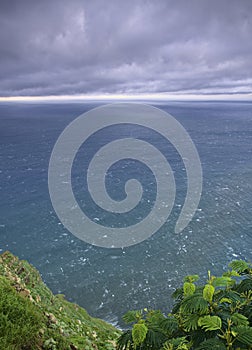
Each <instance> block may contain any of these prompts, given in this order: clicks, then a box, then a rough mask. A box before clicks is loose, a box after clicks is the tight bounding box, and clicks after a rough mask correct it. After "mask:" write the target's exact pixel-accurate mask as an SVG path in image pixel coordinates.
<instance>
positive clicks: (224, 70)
mask: <svg viewBox="0 0 252 350" xmlns="http://www.w3.org/2000/svg"><path fill="white" fill-rule="evenodd" d="M251 92H252V1H251V0H239V1H238V0H163V1H162V0H157V1H154V0H152V1H148V0H142V1H141V0H139V1H138V0H135V1H131V0H127V1H126V0H122V1H121V0H104V1H103V0H87V1H85V0H84V1H82V0H72V1H69V0H54V1H52V0H43V1H42V0H41V1H39V0H30V1H29V0H28V1H27V0H16V1H14V0H1V1H0V96H2V97H7V96H48V95H57V96H58V95H78V94H91V95H92V94H165V93H167V94H170V93H171V94H186V95H190V94H197V95H204V96H206V95H208V94H237V93H239V94H251Z"/></svg>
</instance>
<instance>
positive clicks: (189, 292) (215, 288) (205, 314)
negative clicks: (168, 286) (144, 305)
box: [117, 260, 252, 350]
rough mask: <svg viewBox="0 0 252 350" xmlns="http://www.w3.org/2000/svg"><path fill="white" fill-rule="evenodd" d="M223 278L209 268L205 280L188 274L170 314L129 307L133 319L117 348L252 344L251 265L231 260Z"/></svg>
mask: <svg viewBox="0 0 252 350" xmlns="http://www.w3.org/2000/svg"><path fill="white" fill-rule="evenodd" d="M229 267H230V270H228V271H227V272H226V273H224V274H223V275H222V276H221V277H215V276H212V275H211V273H210V272H209V273H208V279H207V282H206V283H205V285H203V286H201V285H199V284H198V283H197V280H198V276H197V275H192V276H187V277H186V278H185V279H184V283H183V286H182V288H179V289H177V290H176V291H175V292H174V294H173V297H174V299H175V304H174V307H173V310H172V313H170V314H168V315H164V314H162V313H161V312H160V311H157V310H147V309H144V310H140V311H129V312H128V313H127V314H126V315H125V316H124V321H125V322H126V323H129V324H133V326H132V328H131V329H129V330H127V331H125V332H124V333H123V334H122V335H121V336H120V337H119V340H118V345H117V349H118V350H182V349H183V350H189V349H194V350H207V349H216V350H217V349H219V350H226V349H229V350H231V349H237V350H245V349H252V265H251V264H249V263H246V262H244V261H241V260H236V261H233V262H232V263H231V264H230V265H229Z"/></svg>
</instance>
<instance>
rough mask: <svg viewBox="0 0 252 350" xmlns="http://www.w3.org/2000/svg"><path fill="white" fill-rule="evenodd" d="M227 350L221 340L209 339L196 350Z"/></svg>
mask: <svg viewBox="0 0 252 350" xmlns="http://www.w3.org/2000/svg"><path fill="white" fill-rule="evenodd" d="M212 349H214V350H226V346H225V345H224V344H223V343H222V342H221V340H219V339H215V338H212V339H208V340H205V341H204V342H203V343H201V344H200V345H199V346H198V347H197V348H196V349H195V350H212Z"/></svg>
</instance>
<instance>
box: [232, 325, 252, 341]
mask: <svg viewBox="0 0 252 350" xmlns="http://www.w3.org/2000/svg"><path fill="white" fill-rule="evenodd" d="M232 330H233V331H234V332H235V333H236V336H237V338H236V339H237V341H239V342H241V343H242V344H245V345H251V344H252V328H251V327H246V326H237V327H234V328H233V329H232Z"/></svg>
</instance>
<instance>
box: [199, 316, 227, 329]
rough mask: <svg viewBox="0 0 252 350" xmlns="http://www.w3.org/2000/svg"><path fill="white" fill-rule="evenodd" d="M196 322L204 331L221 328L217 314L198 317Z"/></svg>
mask: <svg viewBox="0 0 252 350" xmlns="http://www.w3.org/2000/svg"><path fill="white" fill-rule="evenodd" d="M198 324H199V326H200V327H202V328H204V329H205V330H206V331H216V330H217V329H221V325H222V322H221V318H220V317H218V316H210V315H207V316H204V317H200V318H199V321H198Z"/></svg>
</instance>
